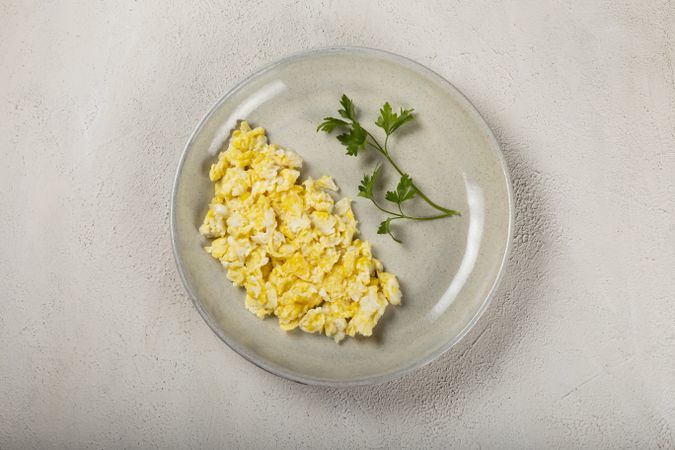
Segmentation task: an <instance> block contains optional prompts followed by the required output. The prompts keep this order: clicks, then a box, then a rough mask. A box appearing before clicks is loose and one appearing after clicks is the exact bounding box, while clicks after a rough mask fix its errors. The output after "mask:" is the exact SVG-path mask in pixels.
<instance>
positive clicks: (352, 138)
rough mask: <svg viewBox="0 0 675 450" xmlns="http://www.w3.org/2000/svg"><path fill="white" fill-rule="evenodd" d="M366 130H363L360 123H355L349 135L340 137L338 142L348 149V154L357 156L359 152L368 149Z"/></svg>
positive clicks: (345, 134)
mask: <svg viewBox="0 0 675 450" xmlns="http://www.w3.org/2000/svg"><path fill="white" fill-rule="evenodd" d="M367 136H368V135H367V134H366V130H364V129H363V128H361V125H359V123H358V122H354V124H353V125H352V127H351V128H350V130H349V132H348V133H344V134H341V135H339V136H338V137H337V138H338V140H339V141H340V142H341V143H342V145H344V146H345V147H347V154H348V155H351V156H356V155H358V154H359V150H363V149H364V148H366V138H367Z"/></svg>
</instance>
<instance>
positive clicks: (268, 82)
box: [172, 48, 513, 385]
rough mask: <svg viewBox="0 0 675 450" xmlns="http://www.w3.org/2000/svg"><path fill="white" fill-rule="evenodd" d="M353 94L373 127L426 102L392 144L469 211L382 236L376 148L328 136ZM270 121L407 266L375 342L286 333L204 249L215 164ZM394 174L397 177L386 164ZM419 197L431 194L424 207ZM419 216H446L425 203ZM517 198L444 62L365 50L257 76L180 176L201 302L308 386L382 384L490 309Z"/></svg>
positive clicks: (214, 120)
mask: <svg viewBox="0 0 675 450" xmlns="http://www.w3.org/2000/svg"><path fill="white" fill-rule="evenodd" d="M343 93H345V94H347V95H348V96H350V97H351V98H352V99H353V101H354V103H355V105H356V106H357V108H358V110H359V116H360V121H361V122H362V123H364V124H368V125H369V126H370V127H371V128H372V129H373V130H379V129H377V128H376V127H375V126H374V125H372V122H373V121H374V120H375V119H376V117H377V110H378V108H379V107H380V106H381V105H382V103H384V102H385V101H389V102H390V103H392V104H393V105H395V106H396V107H398V106H404V107H413V108H415V112H416V120H415V121H414V124H408V125H406V126H405V127H404V128H402V129H401V130H400V132H397V133H396V134H395V135H394V136H393V137H392V139H391V140H390V148H391V152H392V154H393V155H394V158H395V159H396V160H397V162H398V163H399V165H400V166H402V167H403V168H404V170H406V171H408V172H409V173H410V174H411V175H412V177H413V179H414V180H415V182H416V183H417V184H418V185H419V186H420V188H421V189H422V190H423V191H424V192H425V193H426V194H427V195H428V196H429V197H431V198H432V199H434V200H436V201H437V202H438V203H440V204H442V205H444V206H447V207H450V208H453V209H457V210H459V211H461V213H462V216H461V217H453V218H449V219H444V220H437V221H433V222H416V223H405V224H403V225H401V226H398V227H397V228H396V232H397V233H398V235H399V236H400V237H401V238H402V239H403V241H404V244H403V245H399V244H397V243H395V242H394V241H392V240H391V239H390V238H389V237H387V236H383V235H378V234H377V233H376V230H377V226H378V223H379V222H380V221H381V220H382V219H383V217H382V214H381V213H379V212H378V211H377V210H376V209H375V208H374V207H373V206H372V205H371V204H370V203H369V202H368V201H367V200H365V199H362V198H359V197H357V195H356V194H357V186H358V185H359V181H360V179H361V178H362V176H363V174H364V173H365V172H368V171H372V169H373V168H374V166H375V165H376V164H377V162H378V158H377V155H374V154H373V155H370V156H359V157H358V158H354V157H350V156H346V155H345V151H344V147H342V146H341V145H340V143H339V142H338V141H337V140H336V139H335V136H334V135H327V134H325V133H317V132H316V127H317V125H318V124H319V123H320V122H321V119H322V118H323V117H325V116H327V115H335V112H336V110H337V108H338V100H339V98H340V96H341V95H342V94H343ZM242 119H246V120H248V121H249V122H250V123H251V124H252V125H254V126H257V125H260V126H263V127H265V128H266V130H267V132H268V137H269V139H270V142H273V143H276V144H279V145H280V146H282V147H285V148H287V149H292V150H294V151H296V152H297V153H299V154H300V155H301V156H302V157H303V159H304V161H305V166H304V168H303V172H302V175H301V179H304V178H306V177H307V176H313V177H318V176H320V175H322V174H330V175H332V176H333V177H334V178H335V180H336V182H337V184H338V185H339V186H340V188H341V191H340V193H339V196H341V197H342V196H349V197H351V198H353V199H355V202H354V204H353V209H354V213H355V214H356V218H357V219H358V221H359V226H360V231H361V237H362V238H363V239H367V240H369V241H370V242H371V243H372V244H373V253H374V255H375V256H376V257H377V258H378V259H380V260H381V261H382V262H383V264H384V266H385V270H387V271H389V272H392V273H394V274H396V275H397V276H398V278H399V280H400V283H401V288H402V291H403V304H402V305H401V306H398V307H395V306H389V307H388V308H387V310H386V313H385V315H384V316H383V317H382V319H381V320H380V323H379V324H378V325H377V327H376V328H375V332H374V335H373V336H372V337H371V338H356V339H354V338H346V339H345V340H344V341H343V342H342V343H340V344H336V343H335V342H333V340H332V339H330V338H327V337H325V336H320V335H312V334H307V333H304V332H301V331H300V330H295V331H292V332H284V331H282V330H281V329H280V328H279V327H278V325H277V321H276V318H273V317H270V318H267V319H265V320H260V319H258V318H256V317H255V316H254V315H252V314H251V313H249V312H248V311H247V310H246V309H245V308H244V297H245V293H244V290H243V289H242V288H235V287H233V286H232V284H231V283H230V282H229V281H228V280H227V279H226V278H225V271H224V269H223V267H222V266H221V265H220V263H219V262H218V261H216V260H215V259H213V258H211V257H210V256H209V255H208V254H207V253H206V252H205V251H204V250H203V248H202V247H203V246H204V245H205V244H206V242H207V241H206V240H205V239H203V238H202V237H201V236H200V235H199V233H198V230H197V229H198V227H199V225H200V224H201V221H202V219H203V217H204V214H205V213H206V210H207V208H208V202H209V200H210V198H211V197H212V193H213V186H212V184H211V182H210V181H209V178H208V169H209V167H210V165H211V163H212V162H214V161H215V157H216V154H217V152H218V151H219V150H220V149H221V147H222V145H223V143H225V142H226V140H227V137H228V135H229V133H230V131H231V129H232V128H233V127H234V126H235V125H236V123H237V121H239V120H242ZM385 170H386V172H385V173H386V174H388V176H385V182H386V183H389V185H390V186H391V185H392V184H393V185H395V183H396V181H397V179H395V177H394V174H393V171H392V170H390V168H389V167H387V166H385ZM417 203H418V204H420V203H421V202H419V201H418V202H417ZM419 207H420V209H419V212H421V213H427V214H428V213H433V212H434V211H433V210H431V211H429V210H427V209H424V208H423V203H422V204H420V205H419ZM512 212H513V205H512V194H511V188H510V181H509V177H508V173H507V169H506V166H505V163H504V159H503V156H502V154H501V152H500V150H499V147H498V145H497V142H496V141H495V139H494V137H493V135H492V133H491V132H490V130H489V128H488V127H487V125H486V124H485V122H484V121H483V119H482V118H481V116H480V115H479V114H478V112H477V111H476V109H475V108H474V107H473V106H472V105H471V103H469V101H468V100H467V99H466V98H465V97H464V96H463V95H462V94H461V93H460V92H459V91H458V90H457V89H456V88H454V87H453V86H452V85H451V84H450V83H448V82H447V81H446V80H444V79H443V78H442V77H440V76H439V75H437V74H436V73H434V72H432V71H431V70H429V69H427V68H425V67H423V66H421V65H419V64H417V63H415V62H413V61H410V60H408V59H405V58H403V57H400V56H396V55H393V54H390V53H386V52H382V51H376V50H370V49H361V48H330V49H321V50H315V51H310V52H305V53H302V54H298V55H294V56H291V57H288V58H286V59H284V60H281V61H279V62H276V63H274V64H272V65H269V66H267V67H264V68H263V69H261V70H258V71H257V72H255V73H254V74H252V75H251V76H249V77H248V78H247V79H245V80H244V81H243V82H241V83H240V84H239V85H237V86H236V87H235V88H234V89H232V90H231V91H230V92H228V93H227V94H225V95H224V96H223V97H222V98H221V99H220V100H219V101H218V103H217V104H216V105H215V106H214V107H213V108H212V109H211V111H210V112H209V113H208V114H206V116H205V117H204V119H203V120H202V121H201V122H200V123H199V125H198V126H197V129H196V130H195V131H194V133H193V135H192V137H191V138H190V140H189V142H188V144H187V146H186V148H185V151H184V153H183V155H182V158H181V160H180V163H179V166H178V172H177V174H176V180H175V185H174V192H173V204H172V237H173V246H174V253H175V257H176V261H177V264H178V269H179V272H180V274H181V277H182V279H183V282H184V284H185V287H186V289H187V292H188V293H189V295H190V297H191V298H192V300H193V302H194V304H195V306H196V307H197V310H198V311H199V313H200V314H201V315H202V317H204V320H205V321H206V323H207V324H208V325H209V326H210V327H211V328H212V329H213V331H214V332H215V333H216V334H217V335H218V336H219V337H220V338H221V339H222V340H223V341H224V342H225V343H226V344H227V345H229V346H230V347H231V348H232V349H234V350H235V351H237V352H238V353H239V354H241V355H242V356H244V357H245V358H246V359H248V360H249V361H251V362H253V363H255V364H256V365H258V366H260V367H262V368H263V369H265V370H268V371H269V372H272V373H274V374H277V375H280V376H283V377H286V378H289V379H291V380H295V381H298V382H302V383H312V384H325V385H346V384H366V383H374V382H382V381H386V380H389V379H392V378H394V377H396V376H399V375H401V374H404V373H406V372H408V371H410V370H412V369H414V368H417V367H420V366H421V365H423V364H425V363H428V362H429V361H431V360H433V359H434V358H436V357H437V356H439V355H440V354H441V353H443V352H444V351H446V350H447V349H449V348H450V347H451V346H452V345H454V344H455V343H457V342H458V341H459V340H460V339H461V338H462V337H463V336H464V335H465V334H466V333H467V331H468V330H469V329H470V328H471V327H472V326H473V325H474V323H475V322H476V320H477V319H478V317H479V316H480V315H481V313H482V312H483V311H484V310H485V308H486V307H487V305H488V302H489V299H490V296H491V294H492V293H493V291H494V289H495V287H496V285H497V283H498V281H499V278H500V275H501V273H502V271H503V268H504V264H505V262H506V259H507V256H508V253H509V248H510V242H511V228H512V224H513V218H512Z"/></svg>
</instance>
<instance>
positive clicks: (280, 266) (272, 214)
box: [199, 121, 401, 342]
mask: <svg viewBox="0 0 675 450" xmlns="http://www.w3.org/2000/svg"><path fill="white" fill-rule="evenodd" d="M302 162H303V161H302V158H301V157H300V156H299V155H298V154H297V153H295V152H293V151H290V150H284V149H282V148H280V147H278V146H277V145H275V144H269V143H268V142H267V136H266V134H265V130H264V129H263V128H260V127H258V128H254V129H251V127H250V126H249V124H248V123H247V122H245V121H243V122H241V123H240V126H239V129H237V130H235V131H234V132H233V133H232V136H231V137H230V139H229V144H228V147H227V149H226V150H225V151H222V152H221V153H220V154H219V155H218V160H217V162H216V163H214V164H213V165H212V166H211V170H210V171H209V177H210V179H211V181H212V182H213V183H214V189H215V196H214V197H213V199H212V200H211V203H210V204H209V209H208V212H207V213H206V217H205V218H204V222H203V224H202V225H201V227H200V228H199V232H200V233H201V234H202V235H204V236H205V237H207V238H209V239H211V241H210V243H209V244H208V245H207V246H206V247H205V250H206V251H207V252H208V253H209V254H211V256H213V257H214V258H216V259H218V260H219V261H220V262H221V263H222V265H223V266H224V267H225V268H226V269H227V278H228V279H229V280H230V281H232V283H233V284H234V285H235V286H243V287H244V288H245V290H246V300H245V306H246V308H247V309H248V310H249V311H251V312H252V313H253V314H255V315H257V316H258V317H259V318H264V317H266V316H269V315H275V316H276V317H277V318H278V322H279V326H280V327H281V328H282V329H284V330H292V329H294V328H300V329H301V330H303V331H306V332H309V333H321V334H325V335H327V336H330V337H332V338H333V339H335V341H336V342H339V341H340V340H342V339H343V338H344V337H345V336H356V335H357V334H359V335H363V336H371V335H372V333H373V327H375V325H376V324H377V322H378V320H379V319H380V317H382V314H383V313H384V311H385V309H386V307H387V305H388V304H392V305H398V304H400V303H401V290H400V287H399V283H398V280H397V278H396V276H395V275H393V274H390V273H388V272H385V271H384V269H383V267H382V264H381V263H380V261H378V260H377V259H376V258H374V257H373V255H372V252H371V246H370V243H369V242H368V241H365V240H361V239H358V238H356V237H355V236H356V235H357V234H358V228H357V221H356V219H355V218H354V213H353V212H352V208H351V200H350V199H349V198H346V197H345V198H342V199H340V200H338V201H337V202H336V201H335V200H334V199H333V197H332V196H331V194H330V193H335V192H337V191H338V187H337V186H336V184H335V182H334V181H333V179H332V178H331V177H330V176H322V177H321V178H319V179H316V180H315V179H312V178H307V179H306V180H304V181H302V182H298V179H299V178H300V169H301V167H302Z"/></svg>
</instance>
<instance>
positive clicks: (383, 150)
mask: <svg viewBox="0 0 675 450" xmlns="http://www.w3.org/2000/svg"><path fill="white" fill-rule="evenodd" d="M364 131H365V132H366V134H367V135H368V136H369V137H370V139H371V140H372V141H373V142H374V144H373V143H370V142H368V144H369V145H370V146H371V147H373V148H374V149H375V150H377V151H378V152H380V153H381V154H382V156H384V157H385V159H386V160H387V161H389V164H391V165H392V167H393V168H394V169H395V170H396V171H397V172H398V173H399V175H401V176H403V173H404V172H403V171H402V170H401V168H400V167H398V165H397V164H396V163H395V162H394V160H393V159H392V157H391V156H390V155H389V151H388V150H387V141H388V140H389V135H387V137H386V138H385V139H384V147H382V146H381V145H380V143H379V142H378V141H377V139H376V138H375V136H373V135H372V134H370V131H368V130H365V129H364ZM412 185H413V187H414V188H415V191H416V192H417V193H418V194H419V196H420V197H421V198H422V200H424V201H425V202H427V204H429V206H431V207H432V208H435V209H437V210H439V211H442V212H444V213H451V214H450V215H459V212H457V211H454V210H452V209H448V208H444V207H443V206H441V205H438V204H437V203H435V202H434V201H432V200H431V199H430V198H429V197H427V196H426V194H424V192H422V190H421V189H420V188H419V187H417V185H416V184H415V182H414V181H413V183H412Z"/></svg>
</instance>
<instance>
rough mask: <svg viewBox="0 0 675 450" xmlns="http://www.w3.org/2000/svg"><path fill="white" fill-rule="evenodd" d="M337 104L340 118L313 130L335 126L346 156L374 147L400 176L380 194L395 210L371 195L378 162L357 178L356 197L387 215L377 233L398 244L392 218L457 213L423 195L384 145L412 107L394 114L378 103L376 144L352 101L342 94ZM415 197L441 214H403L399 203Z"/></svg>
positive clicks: (408, 116)
mask: <svg viewBox="0 0 675 450" xmlns="http://www.w3.org/2000/svg"><path fill="white" fill-rule="evenodd" d="M340 105H341V106H342V108H340V109H338V115H339V116H340V117H339V118H338V117H326V118H324V119H323V122H321V124H320V125H319V127H318V128H317V131H325V132H326V133H331V132H333V131H334V130H336V129H339V130H341V131H342V134H340V135H338V136H337V139H338V141H340V143H341V144H342V145H344V146H345V147H346V148H347V154H348V155H350V156H358V154H359V152H360V151H362V150H366V149H370V150H374V151H376V152H378V153H380V154H381V155H382V156H383V157H384V159H385V160H386V161H387V162H389V164H391V166H392V167H393V168H394V169H395V170H396V172H398V174H399V175H400V177H401V178H400V179H399V182H398V185H397V186H396V189H395V190H393V191H387V192H386V193H385V196H384V198H385V200H387V201H388V202H390V203H392V204H394V205H395V206H396V210H395V211H392V210H391V209H388V208H387V207H384V206H382V205H381V204H380V203H379V202H378V200H377V199H376V198H375V191H376V188H377V181H378V179H379V177H380V175H381V173H382V165H378V166H377V167H376V168H375V170H374V171H373V173H372V174H366V175H364V176H363V180H361V184H360V185H359V194H358V195H359V196H360V197H364V198H367V199H369V200H370V201H371V202H373V204H374V205H375V206H376V207H377V208H378V209H379V210H380V211H382V212H384V213H386V214H387V215H388V217H387V218H386V219H385V220H383V221H382V222H381V223H380V226H379V228H378V229H377V233H378V234H388V235H389V236H391V238H392V239H394V240H395V241H396V242H398V243H401V240H400V239H398V238H397V237H396V236H395V235H394V234H393V233H392V231H391V223H392V222H394V221H395V220H417V221H426V220H436V219H443V218H445V217H450V216H457V215H459V212H458V211H455V210H453V209H448V208H445V207H443V206H440V205H439V204H437V203H435V202H434V201H432V200H431V199H430V198H429V197H427V196H426V195H425V194H424V193H423V192H422V191H421V190H420V188H419V187H417V186H416V185H415V183H414V182H413V179H412V178H411V176H410V175H409V174H407V173H405V172H403V170H401V168H400V167H399V166H398V164H396V162H395V161H394V160H393V158H392V156H391V153H390V151H389V148H388V143H389V136H391V135H392V134H393V133H394V132H395V131H396V130H398V129H399V128H400V127H401V126H402V125H404V124H405V123H407V122H410V121H411V120H413V119H414V118H415V116H414V115H413V112H414V110H413V109H404V108H400V110H399V112H398V113H396V112H394V110H393V109H392V107H391V105H390V104H389V103H388V102H387V103H385V104H384V105H382V108H380V116H379V117H378V118H377V120H376V121H375V125H376V126H377V127H379V128H381V129H382V130H383V131H384V134H385V138H384V143H383V144H380V142H379V141H378V140H377V138H376V137H375V136H373V135H372V134H371V133H370V132H369V131H368V130H366V129H365V128H363V127H362V126H361V123H360V122H359V121H358V119H357V116H356V108H355V107H354V103H353V102H352V100H351V99H350V98H349V97H347V96H346V95H344V94H343V95H342V98H341V99H340ZM416 196H419V198H421V199H422V200H424V201H425V202H426V203H427V204H428V205H429V206H431V207H432V208H434V209H436V210H437V211H440V213H441V214H437V215H435V216H424V217H418V216H411V215H409V214H406V213H405V212H404V210H403V204H404V203H405V202H407V201H409V200H412V199H413V198H415V197H416Z"/></svg>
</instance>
